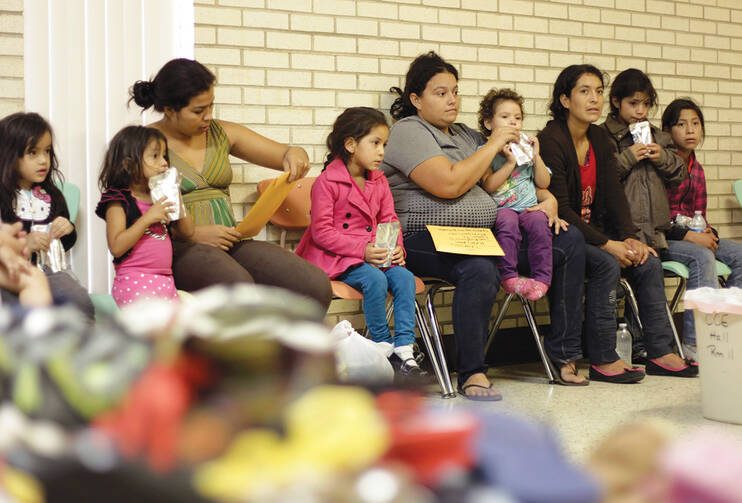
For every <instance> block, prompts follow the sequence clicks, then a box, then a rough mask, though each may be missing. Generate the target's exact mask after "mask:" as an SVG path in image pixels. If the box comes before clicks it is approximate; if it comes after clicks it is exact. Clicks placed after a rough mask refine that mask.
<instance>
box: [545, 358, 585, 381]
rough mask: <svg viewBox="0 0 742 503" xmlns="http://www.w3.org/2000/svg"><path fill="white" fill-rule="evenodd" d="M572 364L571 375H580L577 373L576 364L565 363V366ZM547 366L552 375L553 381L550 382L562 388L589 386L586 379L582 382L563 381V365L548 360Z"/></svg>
mask: <svg viewBox="0 0 742 503" xmlns="http://www.w3.org/2000/svg"><path fill="white" fill-rule="evenodd" d="M570 363H571V364H573V365H574V366H575V368H574V372H572V374H573V375H576V376H577V375H580V374H578V373H577V372H578V371H577V364H576V363H575V362H567V363H566V365H569V364H570ZM549 365H550V366H551V373H552V374H553V375H554V380H553V381H552V382H554V383H557V384H561V385H562V386H587V385H588V384H590V379H588V378H587V377H586V378H585V380H584V381H582V382H572V381H565V380H564V378H563V377H562V366H564V365H565V364H564V363H562V362H560V361H557V360H552V359H549Z"/></svg>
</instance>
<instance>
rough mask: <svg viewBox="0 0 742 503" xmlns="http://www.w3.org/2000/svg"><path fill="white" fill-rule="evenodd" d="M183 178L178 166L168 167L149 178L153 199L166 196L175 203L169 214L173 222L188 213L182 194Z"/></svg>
mask: <svg viewBox="0 0 742 503" xmlns="http://www.w3.org/2000/svg"><path fill="white" fill-rule="evenodd" d="M182 179H183V175H181V174H180V172H179V171H178V170H177V169H176V168H168V170H167V171H165V172H164V173H160V174H159V175H155V176H153V177H150V179H149V191H150V193H151V194H152V201H153V202H154V201H158V200H160V199H162V198H163V197H166V198H167V201H168V202H170V203H173V209H172V210H170V211H169V212H168V214H167V215H168V217H169V218H170V221H171V222H174V221H175V220H180V219H181V218H183V217H185V215H186V209H185V204H183V198H182V197H181V195H180V181H181V180H182Z"/></svg>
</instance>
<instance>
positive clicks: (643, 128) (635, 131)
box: [629, 121, 652, 145]
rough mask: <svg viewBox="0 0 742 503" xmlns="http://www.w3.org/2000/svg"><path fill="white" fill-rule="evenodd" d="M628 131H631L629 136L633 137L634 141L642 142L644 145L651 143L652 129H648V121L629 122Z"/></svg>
mask: <svg viewBox="0 0 742 503" xmlns="http://www.w3.org/2000/svg"><path fill="white" fill-rule="evenodd" d="M629 131H631V137H632V138H634V143H642V144H644V145H649V144H650V143H652V130H651V129H649V122H648V121H642V122H635V123H633V124H629Z"/></svg>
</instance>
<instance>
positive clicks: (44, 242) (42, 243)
mask: <svg viewBox="0 0 742 503" xmlns="http://www.w3.org/2000/svg"><path fill="white" fill-rule="evenodd" d="M50 242H51V239H50V238H49V234H47V233H46V232H39V231H34V232H30V233H29V234H28V236H26V243H28V249H29V251H31V252H37V251H39V250H48V249H49V243H50Z"/></svg>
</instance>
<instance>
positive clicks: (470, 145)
mask: <svg viewBox="0 0 742 503" xmlns="http://www.w3.org/2000/svg"><path fill="white" fill-rule="evenodd" d="M449 130H450V131H451V135H447V134H446V133H444V132H443V131H441V130H439V129H438V128H436V127H435V126H433V125H431V124H429V123H428V122H425V121H424V120H423V119H421V118H420V117H419V116H417V115H413V116H410V117H405V118H404V119H401V120H400V121H398V122H397V123H396V124H394V126H392V129H391V131H390V133H389V142H388V143H387V147H386V151H385V152H384V161H383V162H382V163H381V170H382V171H383V172H384V174H385V175H386V177H387V180H389V187H390V188H391V190H392V195H393V196H394V209H395V210H396V212H397V215H398V216H399V221H400V224H401V225H402V231H403V232H405V233H410V232H420V231H423V230H425V225H426V224H431V225H450V226H456V227H489V228H491V227H493V226H494V225H495V218H496V216H497V204H496V203H495V202H494V201H493V200H492V198H491V197H490V195H489V194H487V193H486V192H485V191H484V189H482V188H481V187H480V186H479V185H474V186H473V187H472V188H471V189H469V191H468V192H467V193H466V194H464V195H462V196H460V197H458V198H456V199H441V198H439V197H435V196H434V195H432V194H430V193H429V192H427V191H425V190H424V189H422V188H421V187H420V186H418V185H417V184H415V182H413V181H412V179H411V178H410V173H412V171H413V170H414V169H415V168H416V167H417V166H419V165H420V164H421V163H423V162H425V161H427V160H428V159H430V158H431V157H436V156H439V155H443V156H445V157H447V158H448V159H449V160H450V161H451V162H452V163H454V162H458V161H462V160H464V159H466V158H467V157H470V156H471V155H472V154H474V152H475V151H476V150H477V146H479V145H480V144H482V143H484V138H483V137H482V135H481V134H480V133H479V132H478V131H475V130H473V129H471V128H470V127H468V126H466V125H464V124H459V123H455V124H452V125H451V126H450V127H449Z"/></svg>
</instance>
